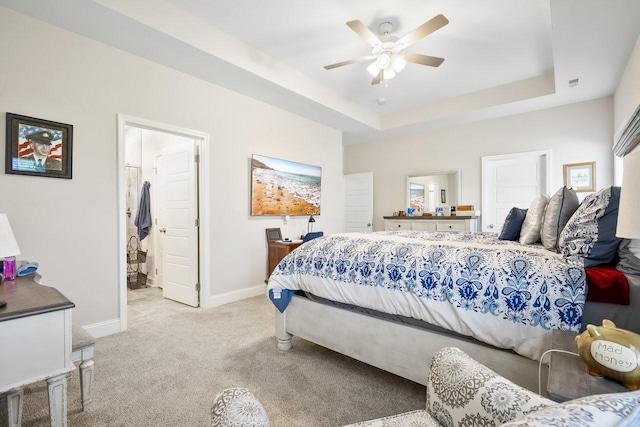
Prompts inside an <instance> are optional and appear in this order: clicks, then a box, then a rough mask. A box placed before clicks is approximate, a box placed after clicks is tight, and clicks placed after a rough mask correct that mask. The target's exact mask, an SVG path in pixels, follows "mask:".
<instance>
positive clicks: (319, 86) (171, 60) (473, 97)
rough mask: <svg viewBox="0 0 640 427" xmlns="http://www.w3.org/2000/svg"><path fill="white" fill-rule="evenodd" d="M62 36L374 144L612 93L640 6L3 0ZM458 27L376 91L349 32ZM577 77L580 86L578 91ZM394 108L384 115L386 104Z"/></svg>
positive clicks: (0, 0) (432, 38) (361, 45)
mask: <svg viewBox="0 0 640 427" xmlns="http://www.w3.org/2000/svg"><path fill="white" fill-rule="evenodd" d="M0 5H3V6H6V7H9V8H12V9H15V10H17V11H20V12H22V13H25V14H28V15H31V16H33V17H36V18H38V19H42V20H44V21H47V22H50V23H52V24H54V25H57V26H60V27H63V28H66V29H68V30H71V31H74V32H76V33H79V34H82V35H84V36H87V37H90V38H93V39H96V40H98V41H101V42H103V43H106V44H109V45H112V46H114V47H117V48H119V49H123V50H126V51H128V52H131V53H134V54H136V55H139V56H142V57H144V58H147V59H150V60H152V61H155V62H158V63H161V64H164V65H166V66H169V67H172V68H175V69H177V70H180V71H182V72H186V73H189V74H191V75H193V76H196V77H198V78H201V79H204V80H207V81H210V82H212V83H215V84H218V85H220V86H224V87H228V88H230V89H232V90H235V91H238V92H240V93H244V94H247V95H249V96H251V97H254V98H257V99H260V100H262V101H265V102H268V103H270V104H273V105H275V106H278V107H280V108H283V109H286V110H289V111H292V112H294V113H296V114H300V115H302V116H305V117H308V118H310V119H313V120H316V121H318V122H321V123H324V124H326V125H328V126H331V127H334V128H337V129H340V130H342V131H343V132H344V141H345V143H356V142H365V141H370V140H377V139H383V138H387V137H391V136H394V135H399V134H404V133H409V132H416V131H421V130H427V129H434V128H438V127H442V126H448V125H452V124H457V123H464V122H468V121H475V120H481V119H485V118H491V117H499V116H502V115H508V114H515V113H519V112H525V111H531V110H535V109H540V108H548V107H552V106H556V105H563V104H567V103H573V102H580V101H584V100H589V99H595V98H600V97H604V96H609V95H611V94H612V93H613V91H614V90H615V88H616V86H617V83H618V81H619V78H620V76H621V74H622V71H623V69H624V65H625V64H626V62H627V59H628V57H629V54H630V52H631V49H632V48H633V46H634V45H635V43H636V40H637V39H638V35H639V34H640V19H638V18H639V17H640V0H607V1H604V0H550V1H549V0H517V1H514V0H430V1H425V0H386V1H381V0H342V1H340V0H322V1H321V0H295V1H294V0H269V1H265V0H263V1H256V0H215V1H211V0H135V1H131V0H95V1H91V0H56V1H54V2H52V1H48V0H0ZM438 14H443V15H444V16H446V17H447V19H448V20H449V24H448V25H446V26H444V27H443V28H441V29H439V30H438V31H436V32H434V33H432V34H430V35H429V36H427V37H425V38H424V39H422V40H420V41H418V42H417V43H415V44H414V45H412V46H411V47H409V48H408V49H407V52H415V53H420V54H424V55H432V56H439V57H443V58H445V61H444V62H443V63H442V65H441V66H440V67H437V68H433V67H427V66H423V65H418V64H412V63H409V64H407V66H406V68H405V69H404V70H403V71H402V72H401V73H400V74H399V75H398V76H397V77H396V78H394V79H392V80H389V81H388V82H387V83H388V84H384V83H383V84H380V85H375V86H372V85H371V84H370V83H371V76H370V75H369V74H368V73H367V71H366V66H367V65H368V63H369V62H363V63H358V64H351V65H347V66H344V67H340V68H336V69H333V70H325V69H324V68H323V66H324V65H328V64H333V63H336V62H340V61H344V60H348V59H352V58H355V57H359V56H363V55H367V54H369V53H370V49H371V48H370V47H369V45H368V44H367V43H366V42H365V41H364V40H362V39H361V38H360V37H359V36H358V35H357V34H356V33H355V32H354V31H352V30H351V29H350V28H349V27H347V25H346V22H347V21H351V20H354V19H358V20H360V21H362V22H363V23H364V24H365V25H366V26H367V27H368V28H369V29H371V31H373V32H374V33H376V34H377V32H378V31H377V28H378V25H379V24H380V23H381V22H384V21H389V22H391V23H392V24H393V26H394V31H393V33H392V34H394V35H396V36H398V37H401V36H403V35H405V34H407V33H408V32H410V31H412V30H413V29H415V28H416V27H418V26H419V25H421V24H422V23H424V22H426V21H428V20H429V19H431V18H433V17H434V16H436V15H438ZM575 78H578V79H579V84H578V85H577V86H576V87H569V84H568V81H569V80H571V79H575ZM381 98H384V99H385V100H386V103H385V104H384V105H380V104H379V102H378V100H379V99H381Z"/></svg>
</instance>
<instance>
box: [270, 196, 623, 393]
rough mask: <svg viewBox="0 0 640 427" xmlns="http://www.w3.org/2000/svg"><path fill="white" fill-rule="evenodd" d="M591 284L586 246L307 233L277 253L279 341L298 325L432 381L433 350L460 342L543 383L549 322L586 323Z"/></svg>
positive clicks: (484, 236)
mask: <svg viewBox="0 0 640 427" xmlns="http://www.w3.org/2000/svg"><path fill="white" fill-rule="evenodd" d="M547 201H548V200H547ZM538 227H540V226H539V225H538ZM567 246H568V244H567ZM573 247H574V249H575V248H578V247H579V245H575V244H574V245H573ZM576 250H577V249H576ZM586 284H587V281H586V273H585V266H584V257H576V256H571V254H568V255H567V254H563V253H557V252H556V251H551V250H548V249H547V248H545V247H544V246H543V245H541V244H521V243H519V242H513V241H509V240H500V239H498V235H497V234H496V233H456V232H440V233H432V232H422V231H391V232H376V233H368V234H364V233H363V234H361V233H345V234H334V235H330V236H325V237H322V238H319V239H315V240H312V241H310V242H307V243H305V244H303V245H301V246H300V247H299V248H297V249H296V250H294V251H293V252H292V253H290V254H289V255H287V257H285V258H284V259H283V260H282V261H281V262H280V263H279V265H278V266H277V267H276V269H275V270H274V271H273V273H272V274H271V276H270V278H269V281H268V286H267V288H268V295H269V297H270V298H271V300H272V301H273V303H274V304H275V305H276V307H277V309H278V310H277V312H276V313H277V316H276V337H277V340H278V348H279V349H281V350H288V349H290V348H291V339H292V335H294V336H298V337H300V338H303V339H306V340H309V341H311V342H314V343H316V344H319V345H322V346H324V347H327V348H330V349H332V350H335V351H337V352H340V353H343V354H346V355H348V356H350V357H353V358H356V359H358V360H361V361H363V362H365V363H369V364H371V365H373V366H376V367H378V368H381V369H384V370H386V371H389V372H392V373H395V374H397V375H400V376H402V377H405V378H408V379H410V380H413V381H416V382H418V383H421V384H426V368H425V367H426V366H428V362H429V360H430V358H431V357H432V355H433V354H434V353H435V352H436V351H437V350H439V349H440V348H441V347H444V346H452V345H453V346H457V347H459V348H461V349H462V350H463V351H466V352H469V353H470V354H473V355H474V357H475V358H477V359H478V360H480V361H481V362H482V363H484V364H487V365H488V366H490V367H491V368H492V369H494V370H496V371H497V372H498V373H500V374H501V375H504V376H506V377H507V378H510V379H511V380H513V381H514V382H516V383H518V384H520V385H522V386H524V387H526V388H528V389H530V390H534V391H537V390H538V387H539V380H538V378H539V373H538V367H539V363H538V361H539V360H540V358H541V356H542V354H543V353H544V352H545V351H546V350H548V349H549V348H550V346H551V335H552V331H553V330H564V331H571V332H579V331H580V330H581V329H582V327H583V325H582V316H583V314H584V313H585V310H587V312H589V304H590V303H587V301H586V300H587V285H586ZM634 289H635V286H634ZM634 292H635V291H634ZM634 298H635V297H634ZM611 305H612V304H606V306H611ZM625 312H626V313H628V312H629V310H626V311H625ZM593 313H595V314H594V316H598V315H602V313H611V312H610V311H607V309H606V307H605V308H604V309H603V308H602V307H600V308H599V309H598V310H596V311H593ZM613 314H614V313H612V315H613ZM614 321H615V320H614ZM619 326H622V327H625V325H619ZM544 369H545V367H544V366H543V370H544ZM542 377H543V378H545V377H546V376H545V375H542ZM544 388H545V387H543V389H544Z"/></svg>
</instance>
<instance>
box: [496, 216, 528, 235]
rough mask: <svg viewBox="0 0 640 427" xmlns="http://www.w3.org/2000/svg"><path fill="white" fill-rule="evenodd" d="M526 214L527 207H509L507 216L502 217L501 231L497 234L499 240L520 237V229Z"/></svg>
mask: <svg viewBox="0 0 640 427" xmlns="http://www.w3.org/2000/svg"><path fill="white" fill-rule="evenodd" d="M526 215H527V209H520V208H511V210H510V211H509V213H508V214H507V217H506V218H505V219H504V225H503V226H502V231H501V232H500V235H499V236H498V239H500V240H518V239H520V230H521V229H522V223H523V222H524V218H525V216H526Z"/></svg>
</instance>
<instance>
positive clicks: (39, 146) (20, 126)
mask: <svg viewBox="0 0 640 427" xmlns="http://www.w3.org/2000/svg"><path fill="white" fill-rule="evenodd" d="M72 147H73V125H69V124H66V123H58V122H52V121H50V120H44V119H36V118H35V117H27V116H20V115H18V114H13V113H7V141H6V156H5V173H7V174H18V175H31V176H44V177H49V178H67V179H71V166H72V164H71V162H72Z"/></svg>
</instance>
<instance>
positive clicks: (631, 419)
mask: <svg viewBox="0 0 640 427" xmlns="http://www.w3.org/2000/svg"><path fill="white" fill-rule="evenodd" d="M639 407H640V391H635V392H622V393H615V394H597V395H594V396H587V397H583V398H580V399H575V400H570V401H568V402H564V403H559V404H557V405H552V406H547V407H544V408H542V409H538V410H535V411H532V412H529V413H528V414H527V415H525V416H523V417H520V418H517V419H516V420H514V421H510V422H508V423H506V424H502V427H515V426H528V427H538V426H540V427H542V426H545V427H547V426H555V427H565V426H566V427H573V426H585V427H586V426H594V427H595V426H598V427H609V426H612V427H613V426H622V425H625V426H627V425H629V426H631V425H637V421H638V416H639V415H640V414H639V413H638V409H639ZM627 423H628V424H627Z"/></svg>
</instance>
